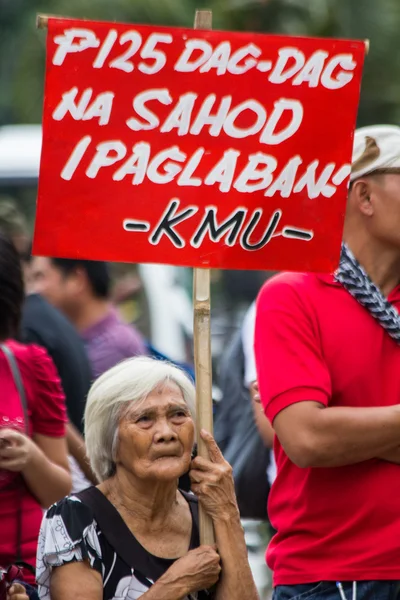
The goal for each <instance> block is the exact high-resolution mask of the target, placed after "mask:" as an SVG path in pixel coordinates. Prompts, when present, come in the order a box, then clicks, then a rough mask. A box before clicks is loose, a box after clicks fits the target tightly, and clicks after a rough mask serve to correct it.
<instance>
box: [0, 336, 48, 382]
mask: <svg viewBox="0 0 400 600" xmlns="http://www.w3.org/2000/svg"><path fill="white" fill-rule="evenodd" d="M6 345H7V347H8V348H9V349H10V350H11V352H12V353H13V354H14V356H15V358H16V360H17V363H18V366H19V368H20V370H21V372H22V376H23V377H24V378H25V376H28V377H30V378H32V377H33V378H35V379H38V378H39V379H55V380H58V375H57V371H56V368H55V366H54V363H53V361H52V359H51V358H50V356H49V354H48V353H47V350H45V349H44V348H42V347H41V346H38V345H36V344H23V343H21V342H18V341H17V340H8V341H7V344H6Z"/></svg>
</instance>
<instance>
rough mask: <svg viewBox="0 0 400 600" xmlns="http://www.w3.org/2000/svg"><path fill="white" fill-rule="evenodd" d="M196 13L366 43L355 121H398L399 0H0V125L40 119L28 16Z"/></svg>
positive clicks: (232, 25)
mask: <svg viewBox="0 0 400 600" xmlns="http://www.w3.org/2000/svg"><path fill="white" fill-rule="evenodd" d="M196 8H211V9H212V10H213V22H214V27H215V28H219V29H232V30H247V31H255V32H273V33H284V34H292V35H313V36H329V37H347V38H358V39H364V38H368V39H369V40H370V52H369V55H368V57H367V59H366V64H365V71H364V79H363V88H362V98H361V104H360V111H359V124H360V125H362V124H367V123H374V122H386V123H399V122H400V53H399V52H398V35H399V34H398V32H399V30H400V0H379V2H378V0H209V1H208V2H207V1H206V0H197V1H195V0H112V1H110V0H36V1H34V2H32V0H0V82H1V85H0V124H2V123H38V122H40V118H41V110H42V97H43V73H44V51H45V37H46V36H45V34H44V32H42V31H37V30H36V29H35V17H36V13H38V12H42V13H50V14H57V15H64V16H71V17H79V18H90V19H103V20H111V21H112V20H116V21H128V22H136V23H158V24H162V25H183V26H188V27H191V26H192V23H193V16H194V12H195V9H196ZM332 118H335V115H334V114H333V115H332Z"/></svg>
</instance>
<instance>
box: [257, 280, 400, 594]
mask: <svg viewBox="0 0 400 600" xmlns="http://www.w3.org/2000/svg"><path fill="white" fill-rule="evenodd" d="M389 300H390V301H391V302H392V304H393V305H394V306H395V307H396V308H397V309H398V310H399V309H400V287H398V288H396V290H394V291H393V293H392V294H391V295H390V296H389ZM255 351H256V360H257V373H258V381H259V385H260V395H261V399H262V402H263V405H264V408H265V411H266V415H267V417H268V418H269V420H270V421H271V422H272V421H273V420H274V418H275V416H276V415H277V414H278V413H279V412H280V411H281V410H283V409H284V408H285V407H287V406H289V405H291V404H294V403H295V402H301V401H303V400H313V401H316V402H320V403H321V404H323V405H325V406H354V407H356V406H360V407H367V406H388V405H394V404H398V403H399V402H400V346H399V345H398V344H397V343H396V342H395V341H394V340H393V339H392V338H391V337H390V336H389V335H388V333H387V332H386V331H385V330H384V329H383V328H382V327H381V325H379V323H378V322H377V321H376V320H375V319H374V318H373V317H372V316H371V315H370V314H369V312H368V311H367V310H366V309H365V308H363V307H362V306H361V305H360V304H359V303H358V302H357V301H356V300H355V299H354V298H353V297H352V296H351V295H350V294H349V293H348V292H347V291H346V290H345V289H344V288H343V287H342V286H341V285H340V284H338V283H336V282H335V281H334V279H333V276H323V275H321V276H319V275H314V274H294V273H283V274H281V275H278V276H276V277H274V278H273V279H271V280H269V281H268V282H267V283H266V284H265V285H264V287H263V289H262V291H261V293H260V296H259V299H258V307H257V318H256V333H255ZM399 443H400V436H399ZM274 450H275V456H276V461H277V467H278V475H277V478H276V481H275V483H274V484H273V486H272V490H271V493H270V498H269V515H270V518H271V522H272V524H273V526H274V527H275V528H276V529H277V531H278V533H277V534H276V535H275V536H274V538H273V540H272V541H271V543H270V545H269V548H268V550H267V562H268V564H269V566H270V568H271V569H272V570H273V571H274V584H275V585H291V584H301V583H312V582H316V581H321V580H329V581H332V580H333V581H336V580H342V581H346V580H351V581H352V580H367V579H376V580H380V579H382V580H387V579H400V500H399V499H400V466H399V465H395V464H392V463H389V462H385V461H383V460H379V459H373V460H368V461H365V462H363V463H359V464H356V465H349V466H346V467H336V468H308V469H301V468H299V467H297V466H296V465H294V464H293V463H292V462H291V461H290V460H289V458H288V457H287V456H286V454H285V452H284V451H283V449H282V446H281V445H280V443H279V440H278V439H277V438H276V437H275V448H274Z"/></svg>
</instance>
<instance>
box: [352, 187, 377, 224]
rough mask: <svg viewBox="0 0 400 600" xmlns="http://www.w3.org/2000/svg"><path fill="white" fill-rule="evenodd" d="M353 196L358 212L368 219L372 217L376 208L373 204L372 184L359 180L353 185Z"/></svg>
mask: <svg viewBox="0 0 400 600" xmlns="http://www.w3.org/2000/svg"><path fill="white" fill-rule="evenodd" d="M351 196H352V199H353V201H354V203H355V205H356V206H357V207H358V210H359V211H360V212H361V213H362V214H363V215H365V216H366V217H372V215H373V214H374V207H373V203H372V202H371V196H372V189H371V183H370V182H369V181H368V180H366V179H357V181H355V182H354V183H353V185H352V188H351Z"/></svg>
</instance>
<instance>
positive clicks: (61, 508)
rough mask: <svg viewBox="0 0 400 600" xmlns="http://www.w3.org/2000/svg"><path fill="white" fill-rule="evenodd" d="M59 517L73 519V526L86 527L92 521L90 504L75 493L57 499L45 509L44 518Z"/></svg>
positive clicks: (67, 520)
mask: <svg viewBox="0 0 400 600" xmlns="http://www.w3.org/2000/svg"><path fill="white" fill-rule="evenodd" d="M60 518H63V519H66V522H69V521H73V522H74V523H73V524H74V526H75V527H76V526H77V525H79V526H83V527H87V526H88V525H91V524H92V523H93V522H94V514H93V511H92V509H91V508H90V506H88V505H87V504H85V503H84V502H82V500H81V499H80V498H79V497H78V496H76V495H75V494H71V495H70V496H66V497H65V498H63V499H62V500H59V501H58V502H56V503H55V504H53V505H52V506H50V508H49V509H48V510H47V511H46V514H45V520H49V521H51V520H54V519H55V520H58V519H60Z"/></svg>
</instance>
